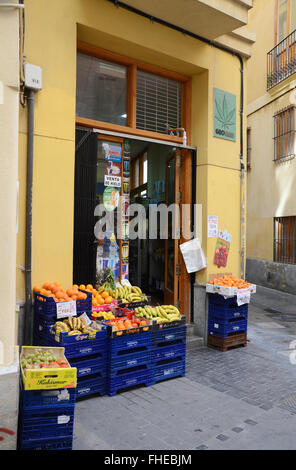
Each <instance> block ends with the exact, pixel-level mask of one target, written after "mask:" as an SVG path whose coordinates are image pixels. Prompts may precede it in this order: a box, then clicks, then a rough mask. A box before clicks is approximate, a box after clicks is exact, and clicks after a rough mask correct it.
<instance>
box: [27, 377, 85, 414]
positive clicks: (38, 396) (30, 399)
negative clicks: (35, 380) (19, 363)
mask: <svg viewBox="0 0 296 470" xmlns="http://www.w3.org/2000/svg"><path fill="white" fill-rule="evenodd" d="M19 398H20V408H21V409H22V410H32V409H33V410H34V409H39V408H41V409H42V408H43V409H44V408H49V407H54V408H56V407H59V408H61V407H70V406H75V402H76V388H59V389H56V390H24V387H23V381H22V380H21V379H20V397H19Z"/></svg>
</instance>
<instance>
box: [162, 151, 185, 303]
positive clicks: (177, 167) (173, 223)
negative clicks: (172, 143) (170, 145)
mask: <svg viewBox="0 0 296 470" xmlns="http://www.w3.org/2000/svg"><path fill="white" fill-rule="evenodd" d="M180 174H181V150H180V149H174V151H173V152H172V153H171V155H170V156H169V158H168V160H167V163H166V206H167V208H168V237H167V239H166V240H165V286H164V302H165V304H170V305H176V306H177V307H178V306H179V271H178V270H179V266H180V263H179V256H180V254H179V241H180V240H179V232H180V210H179V204H180V182H181V178H180ZM172 205H174V206H172ZM173 207H174V210H170V209H173Z"/></svg>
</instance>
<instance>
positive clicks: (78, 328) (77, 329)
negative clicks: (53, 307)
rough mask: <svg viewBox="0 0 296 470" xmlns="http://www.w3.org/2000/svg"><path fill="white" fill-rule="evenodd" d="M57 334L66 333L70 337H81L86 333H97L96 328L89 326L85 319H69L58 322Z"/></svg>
mask: <svg viewBox="0 0 296 470" xmlns="http://www.w3.org/2000/svg"><path fill="white" fill-rule="evenodd" d="M54 328H55V330H56V333H58V334H59V333H60V332H61V331H66V332H67V333H68V335H69V336H74V335H80V334H85V333H96V330H95V329H94V328H91V327H90V326H87V323H86V321H85V320H84V318H78V317H68V318H67V320H63V321H57V322H56V323H55V324H54Z"/></svg>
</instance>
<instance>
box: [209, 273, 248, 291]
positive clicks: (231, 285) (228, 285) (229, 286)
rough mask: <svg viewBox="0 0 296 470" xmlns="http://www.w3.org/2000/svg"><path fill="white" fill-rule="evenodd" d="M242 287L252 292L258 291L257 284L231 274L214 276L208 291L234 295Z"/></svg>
mask: <svg viewBox="0 0 296 470" xmlns="http://www.w3.org/2000/svg"><path fill="white" fill-rule="evenodd" d="M242 289H246V290H248V291H249V292H250V293H251V294H254V293H255V292H256V286H255V284H251V283H249V282H246V281H244V279H239V278H237V277H235V276H232V275H230V274H227V275H223V276H220V277H216V278H213V279H212V280H211V281H210V282H209V283H208V284H207V286H206V291H207V292H208V293H210V294H220V295H223V296H225V297H233V296H235V295H237V293H238V292H239V291H240V290H242Z"/></svg>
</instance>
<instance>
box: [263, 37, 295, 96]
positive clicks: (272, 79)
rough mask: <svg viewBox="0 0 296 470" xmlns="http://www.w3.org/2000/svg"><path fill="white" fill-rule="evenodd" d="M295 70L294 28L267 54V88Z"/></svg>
mask: <svg viewBox="0 0 296 470" xmlns="http://www.w3.org/2000/svg"><path fill="white" fill-rule="evenodd" d="M295 72H296V30H295V31H293V32H292V33H291V34H289V36H287V37H286V38H285V39H283V40H282V41H281V42H279V43H278V44H277V45H276V46H275V47H274V48H273V49H272V50H271V51H270V52H268V54H267V90H270V88H272V87H274V86H275V85H277V84H278V83H281V82H282V81H283V80H285V79H286V78H288V77H290V76H291V75H293V73H295Z"/></svg>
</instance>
